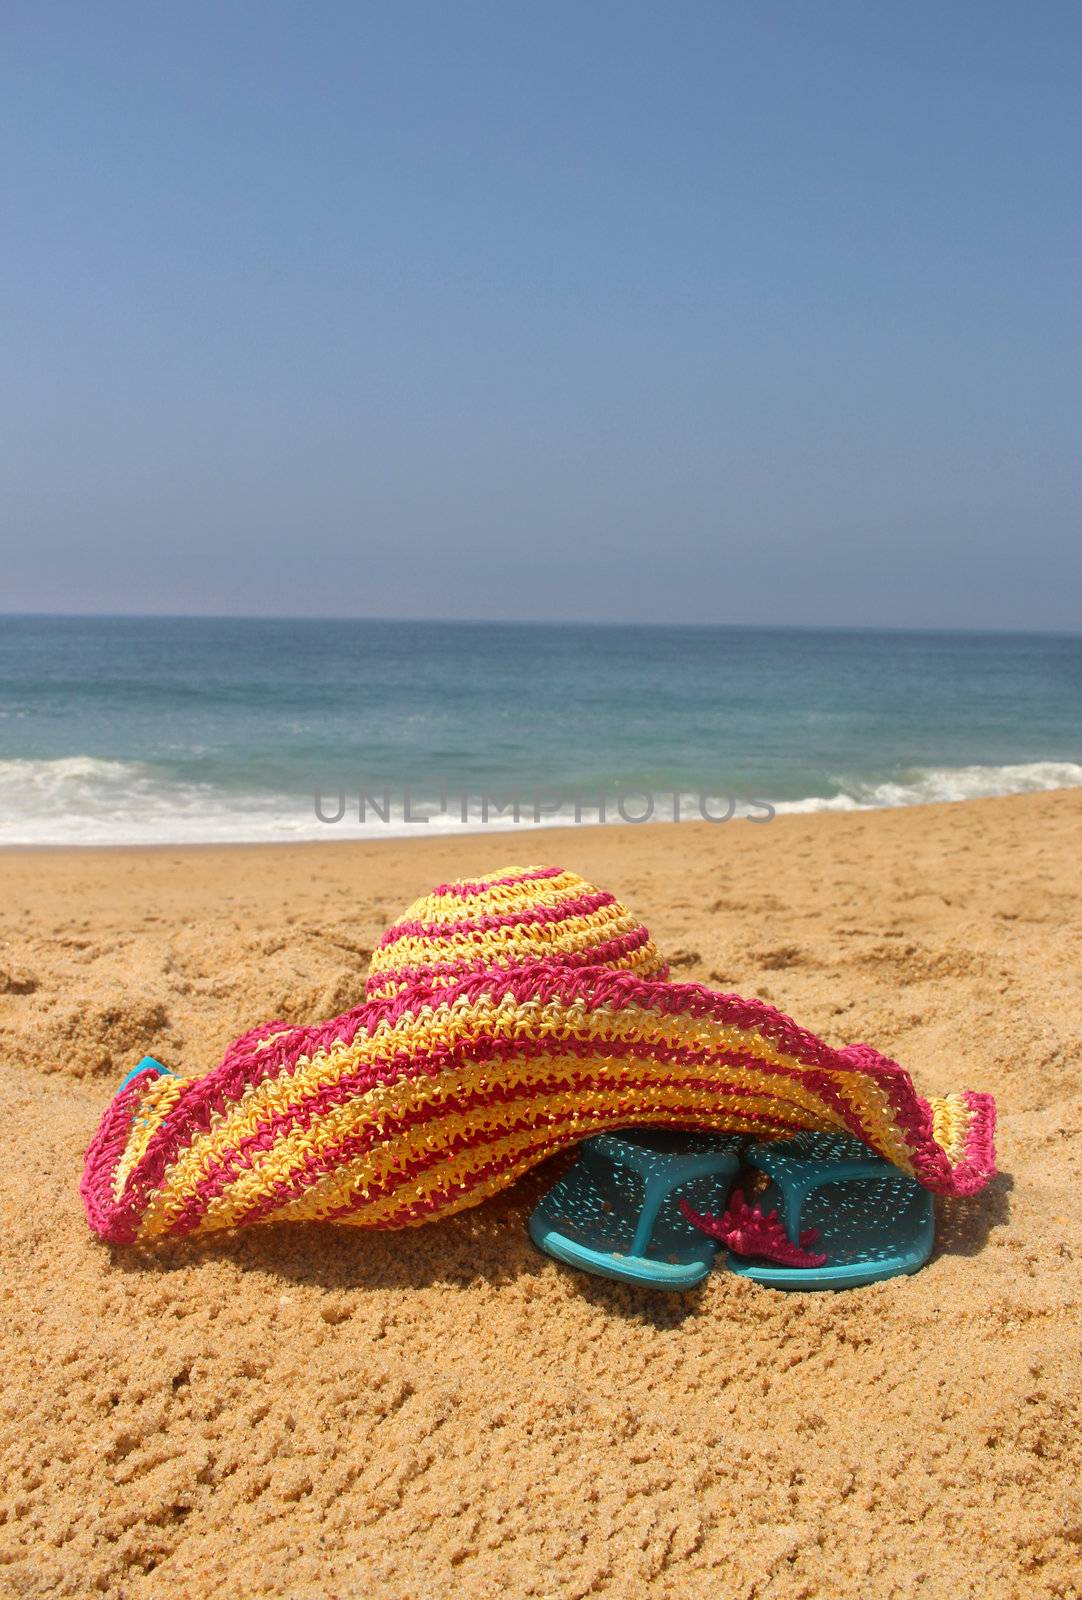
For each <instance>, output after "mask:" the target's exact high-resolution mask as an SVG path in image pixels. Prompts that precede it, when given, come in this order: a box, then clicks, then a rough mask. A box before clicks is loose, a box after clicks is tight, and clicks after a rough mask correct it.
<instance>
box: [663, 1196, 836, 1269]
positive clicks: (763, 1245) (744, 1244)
mask: <svg viewBox="0 0 1082 1600" xmlns="http://www.w3.org/2000/svg"><path fill="white" fill-rule="evenodd" d="M680 1210H681V1212H682V1214H683V1215H684V1216H685V1217H686V1218H687V1220H688V1221H689V1222H690V1223H692V1224H693V1226H694V1227H696V1228H698V1229H699V1230H700V1231H701V1232H702V1233H708V1234H709V1235H710V1237H711V1238H712V1239H718V1240H720V1241H721V1243H722V1244H723V1245H725V1246H727V1248H728V1249H730V1250H731V1251H732V1252H733V1253H734V1255H738V1256H761V1257H762V1258H763V1259H764V1260H766V1261H777V1262H779V1263H780V1264H781V1265H782V1266H784V1267H823V1266H825V1265H826V1259H827V1258H826V1256H823V1255H818V1254H817V1253H816V1252H815V1251H814V1250H809V1249H807V1246H808V1245H810V1244H814V1242H815V1240H816V1239H818V1237H819V1229H818V1228H805V1229H804V1232H803V1233H802V1234H801V1235H800V1243H799V1244H798V1245H797V1244H793V1243H792V1241H791V1240H790V1239H789V1237H788V1236H787V1234H786V1232H785V1229H784V1228H783V1227H782V1225H781V1223H780V1222H779V1221H778V1213H777V1210H774V1211H772V1212H771V1213H770V1215H769V1216H768V1217H764V1216H763V1213H762V1211H761V1210H760V1208H759V1207H758V1206H749V1205H748V1203H747V1201H746V1200H745V1199H744V1191H743V1190H742V1189H734V1190H733V1193H732V1197H731V1199H730V1201H729V1206H728V1209H727V1211H726V1212H725V1215H724V1216H721V1217H713V1216H710V1215H709V1214H708V1215H706V1216H703V1215H700V1213H699V1212H698V1211H692V1209H691V1207H690V1206H689V1205H688V1203H687V1201H686V1200H681V1202H680Z"/></svg>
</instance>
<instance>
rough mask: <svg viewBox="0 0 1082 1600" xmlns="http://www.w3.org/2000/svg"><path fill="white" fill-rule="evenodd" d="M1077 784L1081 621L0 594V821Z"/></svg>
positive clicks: (434, 814)
mask: <svg viewBox="0 0 1082 1600" xmlns="http://www.w3.org/2000/svg"><path fill="white" fill-rule="evenodd" d="M1079 785H1082V638H1079V637H1074V636H1056V635H1032V634H1020V633H1011V634H1006V633H1003V634H996V633H942V632H939V633H932V632H894V631H891V632H884V631H871V630H856V629H853V630H849V629H845V630H842V629H804V628H743V627H637V626H636V627H632V626H626V627H625V626H589V625H579V624H568V625H562V624H561V625H553V624H547V623H546V624H542V623H538V624H530V623H522V624H518V623H516V624H511V623H507V624H504V623H477V624H473V623H437V622H387V621H379V622H370V621H369V622H366V621H335V620H330V621H326V622H324V621H296V620H271V619H258V620H257V619H245V620H230V619H219V618H214V619H208V618H178V617H168V618H154V617H92V618H91V617H43V616H7V617H0V842H2V843H5V844H18V845H34V844H42V845H44V844H51V845H75V844H86V845H103V844H136V843H146V844H152V843H194V842H211V841H221V842H229V841H248V840H251V841H255V840H293V839H326V838H347V837H350V838H356V837H382V836H387V835H392V834H401V835H422V834H431V833H435V832H450V831H461V830H464V829H478V828H482V827H489V828H493V829H500V828H503V829H505V828H508V827H514V826H520V827H523V828H526V829H528V828H530V827H532V826H534V819H535V818H539V819H541V820H543V821H545V822H547V823H549V824H551V823H553V822H556V823H566V824H571V825H573V824H574V823H575V822H576V821H579V822H581V823H583V824H590V823H595V822H597V821H599V820H602V817H603V819H604V820H606V821H615V822H619V821H625V822H627V823H628V825H633V823H634V821H635V820H637V819H639V818H646V817H649V818H652V819H653V820H670V819H672V818H673V816H674V814H675V815H678V816H679V817H681V818H687V819H694V818H697V817H698V816H700V815H708V816H710V817H713V818H714V819H715V820H717V821H719V822H720V821H723V820H725V819H726V818H727V817H728V818H730V819H731V820H733V821H734V822H735V821H738V820H739V819H743V818H750V819H752V820H753V821H754V822H756V823H762V822H764V821H766V820H768V819H769V816H770V814H771V812H792V811H821V810H856V809H861V808H872V807H881V806H898V805H913V804H918V803H920V802H922V801H930V800H963V799H968V798H971V797H975V796H981V795H997V794H1015V793H1019V792H1022V791H1025V790H1037V789H1053V788H1062V787H1075V786H1079ZM362 797H364V798H363V802H362ZM516 819H517V820H516ZM522 849H523V850H525V851H527V853H528V845H526V843H525V842H523V844H522Z"/></svg>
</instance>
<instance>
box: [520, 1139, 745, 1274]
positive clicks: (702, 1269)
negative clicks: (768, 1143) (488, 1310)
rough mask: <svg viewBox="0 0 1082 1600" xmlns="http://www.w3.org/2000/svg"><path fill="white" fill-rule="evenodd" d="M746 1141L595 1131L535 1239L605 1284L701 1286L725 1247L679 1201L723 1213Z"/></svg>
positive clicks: (544, 1211) (536, 1217) (542, 1216)
mask: <svg viewBox="0 0 1082 1600" xmlns="http://www.w3.org/2000/svg"><path fill="white" fill-rule="evenodd" d="M743 1143H744V1141H743V1140H740V1139H715V1138H710V1137H708V1136H706V1135H702V1134H695V1133H680V1132H670V1131H669V1130H667V1129H660V1128H643V1129H637V1128H629V1129H627V1130H624V1131H621V1132H620V1133H617V1134H613V1133H601V1134H596V1135H595V1136H594V1137H593V1138H592V1139H587V1140H586V1141H585V1142H584V1143H583V1145H582V1147H581V1151H580V1155H579V1159H578V1161H577V1162H576V1163H575V1165H574V1166H573V1167H572V1168H571V1170H570V1172H568V1173H567V1174H566V1176H565V1177H563V1178H562V1179H561V1180H560V1182H559V1183H558V1184H556V1185H555V1187H554V1188H552V1189H550V1190H549V1192H548V1194H546V1195H545V1196H544V1198H543V1199H542V1200H541V1201H540V1202H539V1203H538V1205H537V1207H536V1208H535V1210H534V1212H533V1215H532V1216H531V1217H530V1221H529V1231H530V1238H531V1239H532V1240H533V1242H534V1244H536V1245H537V1247H538V1248H539V1249H541V1250H544V1251H545V1252H546V1253H547V1254H548V1255H550V1256H555V1258H556V1260H557V1261H562V1262H564V1263H565V1264H566V1265H567V1266H570V1267H578V1268H579V1269H580V1270H581V1271H583V1272H592V1273H595V1274H597V1275H598V1276H599V1277H602V1278H615V1279H617V1280H619V1281H620V1282H623V1283H635V1284H639V1285H641V1286H643V1287H645V1288H650V1289H669V1290H676V1291H680V1290H685V1289H693V1288H694V1287H695V1286H696V1284H699V1283H701V1282H702V1281H703V1279H704V1278H705V1277H706V1276H707V1275H708V1273H709V1271H710V1268H711V1267H712V1266H713V1264H714V1257H715V1255H716V1253H717V1250H718V1244H717V1241H716V1240H715V1239H712V1238H710V1237H709V1236H708V1235H706V1234H704V1233H702V1232H700V1231H699V1229H697V1228H695V1227H694V1226H693V1225H692V1224H691V1223H690V1222H688V1221H687V1219H686V1218H685V1217H684V1216H683V1215H682V1214H681V1211H680V1208H679V1206H680V1201H681V1200H684V1201H685V1202H686V1203H687V1204H689V1205H691V1206H693V1207H695V1208H697V1209H700V1210H709V1209H711V1208H713V1209H715V1210H724V1208H725V1204H726V1201H727V1199H728V1195H729V1190H730V1189H731V1188H732V1184H733V1180H734V1179H735V1177H736V1174H737V1172H738V1171H739V1168H740V1152H741V1149H742V1146H743Z"/></svg>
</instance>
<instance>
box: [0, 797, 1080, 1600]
mask: <svg viewBox="0 0 1082 1600" xmlns="http://www.w3.org/2000/svg"><path fill="white" fill-rule="evenodd" d="M419 831H420V830H419ZM513 860H517V861H522V862H545V861H551V862H559V863H562V864H564V865H566V866H569V867H572V868H574V869H575V870H576V871H578V872H580V873H582V874H583V875H584V876H585V877H587V878H589V879H591V880H592V881H594V882H596V883H599V884H601V885H603V886H604V887H606V888H611V889H612V890H614V892H615V893H616V894H618V895H619V896H620V897H621V898H622V899H623V900H624V901H625V902H626V903H627V904H628V905H629V906H630V907H631V908H632V909H633V910H634V911H635V912H637V913H638V914H639V915H640V916H641V917H642V918H643V919H644V920H645V921H646V922H647V924H648V925H649V926H650V928H651V930H652V931H653V933H654V936H655V938H656V940H657V942H658V945H659V946H660V948H661V950H662V951H663V952H665V953H667V954H668V956H669V957H670V959H671V961H672V963H673V975H674V977H679V978H697V979H701V980H703V981H705V982H708V983H710V984H712V985H714V986H716V987H718V988H723V989H731V990H736V991H738V992H741V993H745V994H754V995H760V996H763V997H765V998H767V999H769V1000H771V1001H772V1002H774V1003H775V1004H776V1005H778V1006H780V1007H781V1008H782V1009H783V1010H785V1011H788V1012H790V1013H792V1014H793V1015H794V1016H795V1017H796V1019H797V1020H798V1021H799V1022H801V1023H803V1024H804V1025H806V1026H808V1027H810V1028H813V1029H814V1030H816V1031H817V1032H819V1033H821V1034H822V1035H824V1036H825V1037H826V1038H827V1039H828V1040H830V1041H831V1042H833V1043H836V1044H843V1043H847V1042H852V1041H854V1040H867V1041H869V1042H871V1043H874V1044H875V1045H877V1046H879V1047H880V1048H881V1049H883V1050H884V1051H886V1052H887V1053H888V1054H891V1055H893V1056H895V1057H896V1058H897V1059H898V1060H900V1061H901V1062H903V1064H905V1065H906V1066H907V1067H908V1068H909V1069H910V1071H911V1072H912V1073H913V1075H914V1077H915V1079H916V1080H917V1083H918V1086H919V1087H920V1088H921V1089H923V1090H926V1091H927V1090H932V1089H953V1088H962V1087H970V1088H977V1089H986V1090H991V1091H992V1092H993V1093H994V1094H995V1095H996V1096H997V1097H998V1100H999V1116H1000V1128H999V1137H998V1143H999V1155H1000V1166H1001V1176H1000V1177H999V1178H998V1179H997V1180H996V1182H995V1183H994V1184H993V1186H992V1187H991V1188H990V1189H989V1190H988V1191H986V1192H985V1193H984V1194H983V1195H980V1196H978V1197H977V1198H976V1199H973V1200H970V1201H966V1202H960V1201H955V1202H939V1204H938V1243H937V1251H936V1254H935V1256H934V1257H933V1260H932V1262H931V1263H930V1265H929V1266H928V1267H927V1268H926V1269H925V1270H924V1271H923V1272H921V1273H920V1274H919V1275H918V1276H917V1277H915V1278H912V1279H900V1280H895V1281H893V1282H890V1283H886V1284H879V1285H875V1286H873V1287H871V1288H867V1289H861V1290H856V1291H852V1292H850V1293H847V1294H840V1295H813V1294H793V1295H788V1296H786V1295H785V1294H783V1293H779V1292H773V1291H768V1290H764V1289H760V1288H757V1287H756V1286H754V1285H752V1284H750V1283H748V1282H745V1281H742V1280H740V1279H738V1278H735V1277H731V1276H728V1275H726V1274H724V1273H723V1272H715V1273H714V1274H713V1275H712V1277H711V1278H710V1279H709V1280H708V1282H707V1284H706V1285H705V1286H704V1288H703V1289H702V1290H701V1291H699V1292H698V1293H696V1294H693V1295H688V1296H684V1297H674V1298H669V1297H665V1296H656V1295H655V1296H651V1295H648V1294H646V1293H643V1292H638V1291H633V1290H631V1289H628V1288H626V1287H623V1286H620V1285H615V1284H609V1283H606V1282H603V1281H601V1280H597V1279H588V1278H585V1277H581V1276H577V1275H575V1274H572V1273H570V1272H568V1271H566V1270H564V1269H562V1268H560V1267H558V1266H557V1265H556V1264H555V1263H554V1262H552V1261H550V1260H548V1259H546V1258H544V1257H542V1256H540V1255H538V1254H536V1253H535V1252H534V1250H533V1249H532V1248H531V1246H530V1244H529V1242H528V1240H527V1238H526V1235H525V1231H524V1224H525V1219H526V1217H527V1215H528V1212H529V1210H530V1207H531V1205H532V1203H533V1201H534V1200H535V1199H536V1198H537V1196H538V1194H539V1193H540V1192H541V1190H542V1189H543V1188H544V1187H545V1186H546V1185H547V1184H548V1183H549V1182H551V1181H552V1179H553V1175H554V1169H553V1168H552V1167H551V1166H550V1167H549V1168H547V1169H545V1168H542V1169H539V1170H538V1171H536V1172H535V1173H533V1174H531V1175H530V1176H529V1177H527V1178H526V1179H525V1180H524V1181H523V1182H522V1183H521V1184H520V1185H519V1186H518V1187H517V1188H515V1189H513V1190H512V1191H510V1192H509V1193H508V1194H506V1195H504V1196H502V1197H500V1198H499V1199H498V1200H496V1201H494V1202H490V1203H489V1204H487V1205H485V1206H483V1207H481V1208H480V1209H478V1210H476V1211H473V1212H467V1213H465V1214H464V1215H463V1216H461V1217H459V1218H456V1219H452V1220H450V1221H447V1222H443V1223H438V1224H433V1225H432V1226H430V1227H426V1228H422V1229H419V1230H411V1231H408V1232H405V1233H394V1234H372V1233H362V1232H357V1231H351V1230H350V1229H349V1228H345V1227H342V1228H333V1227H319V1226H307V1227H293V1228H285V1227H278V1228H268V1229H263V1230H258V1229H257V1230H252V1231H250V1232H248V1233H242V1234H241V1235H239V1236H237V1237H235V1238H230V1237H222V1238H214V1239H211V1240H210V1241H208V1242H204V1243H197V1242H195V1243H188V1244H184V1245H179V1246H172V1247H169V1248H164V1249H163V1250H161V1251H160V1252H159V1253H158V1254H157V1255H151V1254H138V1253H135V1252H130V1251H127V1252H126V1251H123V1250H115V1251H111V1250H110V1249H108V1248H107V1247H106V1246H104V1245H102V1244H100V1243H99V1242H97V1241H96V1240H95V1239H93V1238H92V1237H91V1235H90V1233H89V1231H88V1230H87V1227H86V1224H85V1221H84V1218H83V1212H82V1205H81V1202H80V1199H79V1194H78V1181H79V1176H80V1170H81V1163H82V1155H83V1150H84V1148H85V1146H86V1144H87V1141H88V1139H89V1138H90V1135H91V1133H92V1131H93V1129H94V1127H95V1124H96V1122H97V1119H98V1117H99V1115H100V1113H101V1111H102V1109H103V1107H104V1105H105V1102H106V1100H107V1098H108V1097H109V1095H110V1094H111V1093H112V1091H113V1089H114V1088H115V1087H116V1084H117V1083H118V1081H119V1079H120V1077H121V1076H122V1075H123V1074H124V1073H125V1072H126V1071H127V1070H128V1068H129V1067H131V1066H132V1065H134V1063H135V1062H136V1061H137V1060H138V1059H139V1057H140V1056H141V1054H142V1053H143V1052H144V1051H150V1052H152V1053H154V1054H156V1055H158V1056H159V1057H161V1058H162V1059H164V1060H165V1061H166V1062H167V1063H169V1064H170V1065H172V1066H175V1067H177V1068H179V1069H181V1070H183V1071H186V1072H203V1071H205V1070H207V1069H209V1068H210V1067H211V1066H213V1065H214V1064H215V1062H216V1060H217V1059H218V1057H219V1055H220V1053H221V1052H222V1050H223V1049H224V1047H225V1046H226V1045H227V1044H228V1043H229V1041H230V1039H231V1038H232V1037H233V1036H234V1035H236V1034H238V1033H240V1032H241V1031H243V1030H244V1029H246V1028H247V1027H248V1026H250V1025H251V1024H253V1023H255V1022H257V1021H259V1020H261V1019H263V1018H265V1017H271V1016H285V1017H291V1018H294V1019H296V1020H298V1021H310V1020H316V1019H317V1018H320V1017H323V1016H327V1015H331V1014H334V1013H335V1012H338V1011H341V1010H343V1009H345V1008H346V1007H348V1006H349V1005H351V1004H354V1003H355V1002H356V1001H357V1000H358V998H359V997H360V996H361V993H362V987H363V980H364V974H365V969H366V966H367V961H368V955H369V952H370V951H371V949H372V947H373V945H374V944H375V943H376V942H377V940H378V938H379V936H380V934H381V932H382V931H383V929H384V928H385V926H386V925H387V924H388V923H389V922H390V921H391V920H392V919H393V917H394V916H395V915H396V913H397V912H399V911H400V910H401V909H402V907H403V906H404V905H405V904H406V903H407V902H408V901H410V900H412V899H413V898H414V897H415V896H416V895H417V894H419V893H421V892H423V891H424V890H426V889H427V888H428V887H430V886H431V885H432V884H434V883H436V882H438V881H440V880H443V879H447V878H450V877H455V876H462V875H475V874H477V873H479V872H484V871H488V870H491V869H493V868H495V867H498V866H501V865H503V864H505V863H506V862H507V861H513ZM0 875H2V881H3V894H2V897H0V936H2V940H3V944H2V947H0V1071H2V1075H3V1093H4V1097H5V1100H4V1103H5V1106H6V1118H5V1137H4V1161H3V1173H2V1204H3V1219H2V1220H3V1229H2V1233H0V1247H2V1250H3V1257H4V1273H3V1290H4V1305H5V1312H6V1314H5V1316H4V1319H3V1329H2V1335H0V1337H2V1340H3V1379H4V1382H3V1436H2V1465H3V1477H4V1488H3V1496H4V1503H5V1514H4V1518H3V1525H2V1528H0V1591H2V1592H3V1593H5V1594H11V1595H18V1596H38V1595H42V1596H44V1595H49V1596H52V1595H90V1594H105V1595H111V1596H117V1597H120V1596H124V1597H125V1600H138V1597H146V1596H159V1595H161V1596H165V1595H169V1596H193V1597H201V1596H210V1595H214V1596H217V1597H221V1596H233V1595H243V1596H256V1595H275V1596H288V1597H290V1600H294V1597H295V1600H306V1597H309V1596H311V1597H324V1596H328V1597H329V1596H366V1597H368V1596H374V1597H380V1600H382V1597H388V1600H390V1597H395V1600H399V1597H410V1600H429V1597H433V1600H434V1597H443V1596H445V1595H446V1596H453V1597H459V1596H462V1597H474V1596H476V1597H482V1596H484V1597H488V1596H492V1597H500V1600H517V1597H519V1596H560V1597H563V1596H583V1595H602V1596H612V1597H617V1596H620V1597H622V1596H628V1597H632V1596H635V1597H638V1596H642V1595H644V1594H650V1595H658V1596H670V1595H671V1596H679V1597H685V1596H692V1597H697V1596H703V1597H707V1596H709V1597H711V1600H741V1597H748V1600H751V1597H753V1596H754V1597H759V1596H762V1597H768V1596H777V1597H786V1600H789V1597H797V1596H806V1597H813V1596H815V1597H818V1596H826V1597H829V1596H846V1597H849V1596H852V1597H861V1600H865V1597H880V1596H893V1595H898V1596H901V1595H910V1594H919V1595H921V1596H927V1597H938V1596H947V1595H950V1596H952V1597H953V1600H959V1597H964V1596H974V1597H976V1596H980V1597H988V1596H1001V1595H1002V1596H1018V1597H1019V1600H1022V1597H1025V1600H1029V1597H1034V1596H1046V1595H1057V1596H1075V1595H1078V1594H1079V1593H1080V1579H1079V1574H1080V1571H1082V1543H1080V1541H1082V1497H1080V1490H1079V1414H1078V1412H1079V1404H1078V1373H1079V1370H1080V1355H1082V1350H1080V1334H1079V1320H1080V1319H1079V1302H1080V1296H1079V1285H1080V1279H1079V1264H1078V1257H1079V1251H1080V1245H1082V1229H1080V1216H1082V1211H1080V1206H1079V1198H1078V1196H1079V1175H1080V1167H1082V1137H1080V1133H1082V1074H1080V1056H1082V957H1080V949H1082V793H1080V792H1064V793H1059V794H1050V795H1034V796H1024V797H1016V798H1011V799H1004V800H988V801H981V802H973V803H968V804H964V805H952V806H939V807H925V808H920V809H913V810H906V811H889V812H878V813H867V812H859V813H851V814H826V815H818V816H809V817H802V816H801V817H786V818H780V819H778V820H776V821H775V822H773V823H771V824H769V825H766V826H762V825H760V826H755V825H752V824H748V823H738V822H733V823H730V824H728V825H726V826H718V827H710V826H704V825H699V826H691V825H685V826H681V827H679V828H676V827H672V826H669V827H664V826H662V827H640V828H635V827H629V828H622V829H613V828H608V829H601V828H588V829H580V830H576V831H569V830H562V831H553V832H549V833H542V832H540V831H536V832H535V831H530V832H528V833H526V834H524V835H518V836H516V837H515V838H507V837H502V838H493V837H492V836H491V835H489V836H487V837H485V836H474V837H469V838H460V839H457V840H449V839H440V838H431V839H417V840H412V839H411V840H408V841H400V840H392V841H387V842H380V843H375V844H317V845H311V846H304V845H298V846H290V847H282V848H277V847H253V848H235V849H192V850H179V849H178V850H173V849H163V850H159V851H156V852H147V851H141V850H131V851H100V852H97V851H89V852H83V853H79V852H56V853H49V852H42V853H32V852H28V853H9V854H7V855H5V856H3V857H0Z"/></svg>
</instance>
